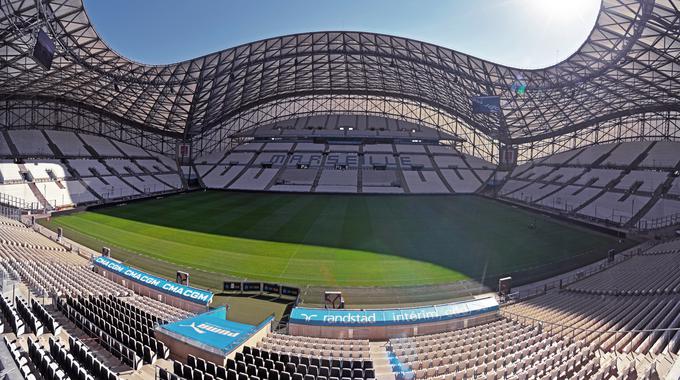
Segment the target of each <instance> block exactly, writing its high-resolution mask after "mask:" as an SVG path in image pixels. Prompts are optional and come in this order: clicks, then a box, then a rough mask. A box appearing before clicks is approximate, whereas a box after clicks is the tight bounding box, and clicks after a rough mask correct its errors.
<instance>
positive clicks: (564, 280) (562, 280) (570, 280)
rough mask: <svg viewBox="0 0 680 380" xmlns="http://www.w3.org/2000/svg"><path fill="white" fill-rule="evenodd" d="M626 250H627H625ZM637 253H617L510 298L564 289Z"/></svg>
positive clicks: (529, 296)
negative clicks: (612, 256) (608, 258)
mask: <svg viewBox="0 0 680 380" xmlns="http://www.w3.org/2000/svg"><path fill="white" fill-rule="evenodd" d="M624 252H625V251H624ZM635 255H636V253H623V254H622V255H616V256H614V260H613V261H607V260H606V259H605V260H604V261H603V262H602V263H601V264H600V265H595V264H597V263H594V264H591V265H590V266H589V267H588V268H586V269H583V270H576V272H575V273H573V274H571V275H568V276H564V277H560V276H558V277H559V278H557V279H555V280H553V281H549V282H543V283H542V284H541V285H538V286H535V287H533V288H529V289H527V290H520V291H518V292H515V293H512V294H511V297H510V299H511V300H513V301H522V300H526V299H529V298H533V297H536V296H540V295H543V294H546V293H547V292H548V291H550V290H553V289H562V288H564V287H566V286H569V285H571V284H574V283H576V282H578V281H581V280H583V279H585V278H588V277H590V276H593V275H595V274H597V273H600V272H603V271H605V270H607V269H609V268H611V267H613V266H615V265H618V264H620V263H622V262H624V261H626V260H628V259H630V258H632V257H633V256H635Z"/></svg>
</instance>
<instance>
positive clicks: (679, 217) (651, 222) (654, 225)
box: [635, 212, 680, 231]
mask: <svg viewBox="0 0 680 380" xmlns="http://www.w3.org/2000/svg"><path fill="white" fill-rule="evenodd" d="M676 224H680V212H678V213H675V214H671V215H666V216H662V217H658V218H652V219H640V220H638V222H637V223H636V224H635V229H637V230H638V231H648V230H655V229H659V228H664V227H668V226H673V225H676Z"/></svg>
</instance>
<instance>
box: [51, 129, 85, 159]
mask: <svg viewBox="0 0 680 380" xmlns="http://www.w3.org/2000/svg"><path fill="white" fill-rule="evenodd" d="M45 133H47V136H48V137H49V138H50V140H52V142H53V143H54V145H56V146H57V148H58V149H59V151H60V152H61V153H62V154H64V155H66V156H74V157H90V156H91V154H90V152H89V151H88V150H87V149H86V148H85V145H83V142H82V141H81V140H80V139H79V138H78V136H76V134H75V133H73V132H69V131H56V130H45Z"/></svg>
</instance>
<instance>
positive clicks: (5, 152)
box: [0, 133, 14, 157]
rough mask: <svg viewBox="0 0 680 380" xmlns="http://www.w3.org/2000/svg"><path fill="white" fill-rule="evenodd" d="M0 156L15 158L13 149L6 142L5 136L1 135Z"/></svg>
mask: <svg viewBox="0 0 680 380" xmlns="http://www.w3.org/2000/svg"><path fill="white" fill-rule="evenodd" d="M0 156H9V157H11V156H14V154H13V153H12V149H10V147H9V144H7V141H6V140H5V136H4V135H3V134H2V133H0Z"/></svg>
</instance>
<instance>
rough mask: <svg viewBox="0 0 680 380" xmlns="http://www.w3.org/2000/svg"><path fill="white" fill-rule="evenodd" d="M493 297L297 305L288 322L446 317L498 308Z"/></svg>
mask: <svg viewBox="0 0 680 380" xmlns="http://www.w3.org/2000/svg"><path fill="white" fill-rule="evenodd" d="M498 309H499V306H498V302H497V301H496V299H495V298H493V297H489V298H481V299H477V300H472V301H463V302H455V303H448V304H443V305H433V306H426V307H414V308H405V309H374V310H371V309H362V310H352V309H317V308H313V309H312V308H306V307H296V308H294V309H293V310H292V311H291V313H290V323H297V324H302V325H316V326H386V325H404V324H415V323H426V322H437V321H446V320H450V319H456V318H463V317H470V316H473V315H478V314H483V313H488V312H491V311H495V310H498Z"/></svg>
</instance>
